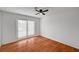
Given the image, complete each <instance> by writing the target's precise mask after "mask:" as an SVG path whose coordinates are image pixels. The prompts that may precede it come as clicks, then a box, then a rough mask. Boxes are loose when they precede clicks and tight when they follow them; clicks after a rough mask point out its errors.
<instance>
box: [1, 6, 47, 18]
mask: <svg viewBox="0 0 79 59" xmlns="http://www.w3.org/2000/svg"><path fill="white" fill-rule="evenodd" d="M40 8H43V7H40ZM45 8H46V7H45ZM0 10H4V11H8V12H13V13H19V14H23V15H29V16H34V17H38V18H42V17H43V16H44V15H41V14H38V15H35V14H36V13H37V12H36V11H35V9H34V7H0Z"/></svg>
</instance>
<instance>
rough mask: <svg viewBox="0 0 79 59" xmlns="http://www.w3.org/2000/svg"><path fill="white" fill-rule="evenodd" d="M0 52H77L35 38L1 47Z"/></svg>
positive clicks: (47, 40)
mask: <svg viewBox="0 0 79 59" xmlns="http://www.w3.org/2000/svg"><path fill="white" fill-rule="evenodd" d="M0 51H1V52H78V51H79V50H78V49H76V48H73V47H70V46H67V45H64V44H62V43H59V42H56V41H53V40H50V39H47V38H45V37H42V36H36V37H32V38H28V39H24V40H21V41H17V42H14V43H10V44H7V45H3V46H1V50H0Z"/></svg>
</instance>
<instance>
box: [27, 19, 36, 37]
mask: <svg viewBox="0 0 79 59" xmlns="http://www.w3.org/2000/svg"><path fill="white" fill-rule="evenodd" d="M34 34H35V22H34V21H28V36H32V35H34Z"/></svg>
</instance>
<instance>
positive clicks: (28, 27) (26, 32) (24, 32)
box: [17, 20, 35, 38]
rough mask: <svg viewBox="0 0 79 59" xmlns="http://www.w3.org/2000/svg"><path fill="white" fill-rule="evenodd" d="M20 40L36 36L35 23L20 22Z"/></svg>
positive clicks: (28, 21) (29, 21)
mask: <svg viewBox="0 0 79 59" xmlns="http://www.w3.org/2000/svg"><path fill="white" fill-rule="evenodd" d="M17 27H18V29H17V30H18V35H17V36H18V38H24V37H29V36H34V35H35V21H31V20H18V26H17Z"/></svg>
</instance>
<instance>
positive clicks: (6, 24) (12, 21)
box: [2, 11, 40, 44]
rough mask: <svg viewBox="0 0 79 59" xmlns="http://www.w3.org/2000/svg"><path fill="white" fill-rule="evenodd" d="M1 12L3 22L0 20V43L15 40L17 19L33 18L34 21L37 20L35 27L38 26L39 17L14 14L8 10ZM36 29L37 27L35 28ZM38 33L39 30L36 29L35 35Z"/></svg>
mask: <svg viewBox="0 0 79 59" xmlns="http://www.w3.org/2000/svg"><path fill="white" fill-rule="evenodd" d="M2 13H3V22H2V25H3V26H2V27H3V28H2V29H3V30H2V38H3V39H2V44H7V43H11V42H14V41H17V40H18V39H17V28H16V27H17V26H16V21H17V20H19V19H21V20H22V19H23V20H34V21H35V22H38V24H36V26H37V27H39V26H40V23H39V19H38V18H35V17H30V16H25V15H20V14H15V13H9V12H4V11H3V12H2ZM36 30H37V28H36ZM39 34H40V30H37V31H36V35H39Z"/></svg>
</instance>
